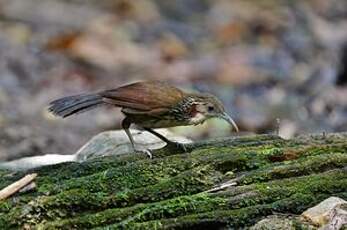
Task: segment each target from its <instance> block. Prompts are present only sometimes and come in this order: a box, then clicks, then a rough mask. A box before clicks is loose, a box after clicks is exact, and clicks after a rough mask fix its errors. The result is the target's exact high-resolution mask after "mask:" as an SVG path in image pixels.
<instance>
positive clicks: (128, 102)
mask: <svg viewBox="0 0 347 230" xmlns="http://www.w3.org/2000/svg"><path fill="white" fill-rule="evenodd" d="M99 94H100V95H101V96H102V97H103V98H104V101H105V102H106V103H110V104H114V105H116V106H119V107H123V108H126V109H127V110H126V111H133V112H134V113H135V112H136V111H137V112H141V111H153V112H155V111H161V112H163V111H165V110H167V109H168V108H170V106H172V105H174V104H176V103H178V102H179V101H181V100H182V98H183V94H184V93H183V92H182V91H181V90H179V89H177V88H175V87H173V86H170V85H169V84H167V83H163V82H159V81H148V82H136V83H133V84H130V85H125V86H122V87H119V88H117V89H113V90H106V91H103V92H101V93H99Z"/></svg>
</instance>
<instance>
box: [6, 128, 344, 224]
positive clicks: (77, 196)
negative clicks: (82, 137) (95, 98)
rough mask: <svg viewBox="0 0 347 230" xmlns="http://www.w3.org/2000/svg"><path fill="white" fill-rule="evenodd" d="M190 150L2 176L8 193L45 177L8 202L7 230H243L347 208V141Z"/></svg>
mask: <svg viewBox="0 0 347 230" xmlns="http://www.w3.org/2000/svg"><path fill="white" fill-rule="evenodd" d="M189 149H190V152H189V153H185V154H177V153H174V152H172V151H170V150H168V149H165V148H164V149H161V150H157V151H156V152H155V155H154V157H155V158H154V159H147V158H146V157H145V156H142V155H136V154H126V155H122V156H114V157H102V158H96V159H93V160H88V161H86V162H83V163H75V162H74V163H62V164H58V165H53V166H45V167H41V168H38V169H33V170H30V171H29V172H17V173H13V172H10V171H6V170H2V171H0V188H4V187H5V186H7V185H9V184H11V183H13V182H14V181H16V180H18V179H19V178H21V177H23V176H24V175H25V174H27V173H37V174H38V177H37V178H36V184H37V186H36V189H35V190H34V191H31V192H26V193H19V194H16V195H15V196H13V197H11V198H9V199H7V200H5V201H2V202H0V226H2V229H10V228H20V227H26V228H28V229H30V228H31V227H33V228H39V229H86V228H100V229H102V228H111V229H118V228H123V229H124V228H130V229H133V228H135V229H136V228H138V229H204V228H211V229H218V228H225V227H229V228H244V227H250V226H252V225H254V224H255V223H256V222H257V221H259V220H261V219H263V218H265V217H267V216H269V215H273V214H291V215H296V214H301V213H302V212H303V211H304V210H306V209H307V208H309V207H312V206H314V205H315V204H317V203H319V202H320V201H322V200H324V199H326V198H328V197H330V196H338V197H340V198H343V199H347V134H345V133H341V134H330V135H326V136H325V135H324V136H323V135H313V136H301V137H298V138H296V139H292V140H283V139H281V138H279V137H277V136H272V135H256V136H245V137H238V138H228V139H218V140H211V141H205V142H199V143H195V144H191V145H190V146H189ZM223 183H224V185H225V184H228V183H229V184H230V185H231V186H225V187H223V186H220V185H221V184H223ZM219 186H220V187H219ZM214 188H215V189H214ZM212 191H213V192H212ZM296 224H297V225H298V226H299V227H300V226H301V225H304V224H303V223H301V222H298V223H296Z"/></svg>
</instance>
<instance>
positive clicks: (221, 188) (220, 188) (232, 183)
mask: <svg viewBox="0 0 347 230" xmlns="http://www.w3.org/2000/svg"><path fill="white" fill-rule="evenodd" d="M235 185H237V183H236V182H235V180H230V181H227V182H225V183H223V184H221V185H219V186H217V187H214V188H211V189H209V190H207V191H205V192H219V191H221V190H224V189H226V188H229V187H232V186H235Z"/></svg>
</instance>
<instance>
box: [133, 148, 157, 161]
mask: <svg viewBox="0 0 347 230" xmlns="http://www.w3.org/2000/svg"><path fill="white" fill-rule="evenodd" d="M135 151H136V152H139V153H144V154H146V155H147V156H148V158H149V159H152V158H153V154H152V151H151V150H149V149H143V150H135Z"/></svg>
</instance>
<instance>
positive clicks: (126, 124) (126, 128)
mask: <svg viewBox="0 0 347 230" xmlns="http://www.w3.org/2000/svg"><path fill="white" fill-rule="evenodd" d="M130 125H131V122H129V120H128V119H127V118H125V119H124V120H123V121H122V128H123V129H124V131H125V133H126V134H127V136H128V138H129V140H130V143H131V146H132V147H133V149H134V151H135V152H144V153H145V154H147V156H148V157H149V158H152V152H151V151H150V150H149V149H145V150H137V149H136V147H135V141H134V138H133V136H132V134H131V132H130V130H129V128H130Z"/></svg>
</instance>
